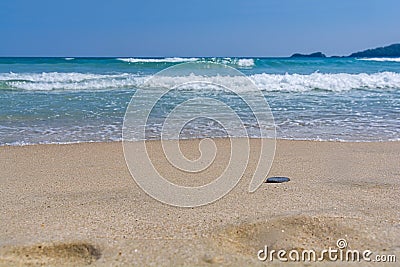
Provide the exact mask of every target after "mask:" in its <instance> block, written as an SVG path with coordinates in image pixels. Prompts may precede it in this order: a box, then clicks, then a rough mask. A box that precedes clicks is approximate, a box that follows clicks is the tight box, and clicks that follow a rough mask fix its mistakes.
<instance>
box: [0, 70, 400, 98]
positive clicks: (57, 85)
mask: <svg viewBox="0 0 400 267" xmlns="http://www.w3.org/2000/svg"><path fill="white" fill-rule="evenodd" d="M243 64H244V63H243ZM150 77H151V76H150V75H147V76H139V75H137V74H131V73H120V74H92V73H77V72H70V73H59V72H44V73H0V89H3V90H4V89H6V90H31V91H52V90H72V91H73V90H106V89H124V88H132V89H134V88H142V86H144V84H145V81H146V80H148V79H149V78H150ZM248 77H249V78H250V79H251V80H252V81H253V82H254V83H255V84H256V85H257V87H258V88H259V89H261V90H265V91H284V92H305V91H311V90H325V91H333V92H341V91H349V90H357V89H362V90H369V89H372V90H377V89H382V90H385V89H399V88H400V73H394V72H380V73H373V74H367V73H360V74H348V73H337V74H328V73H318V72H316V73H312V74H307V75H305V74H267V73H261V74H253V75H249V76H248ZM176 79H179V80H180V82H181V83H185V82H190V81H193V80H195V79H196V77H195V76H193V75H190V76H180V77H162V78H158V79H157V80H156V81H153V83H146V84H147V86H149V84H150V86H152V87H163V88H165V87H169V85H170V84H172V83H174V84H175V83H176ZM221 79H223V80H225V81H227V82H228V83H229V84H232V88H239V89H238V90H244V91H246V90H247V89H246V88H245V87H241V84H242V83H243V78H242V77H238V76H215V77H214V79H213V82H215V83H218V82H219V81H220V80H221ZM199 89H201V88H199Z"/></svg>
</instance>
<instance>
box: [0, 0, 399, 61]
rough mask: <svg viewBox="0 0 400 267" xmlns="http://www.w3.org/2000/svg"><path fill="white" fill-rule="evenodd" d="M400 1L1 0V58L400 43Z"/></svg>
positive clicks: (336, 48) (343, 50) (330, 50)
mask: <svg viewBox="0 0 400 267" xmlns="http://www.w3.org/2000/svg"><path fill="white" fill-rule="evenodd" d="M399 12H400V1H399V0H254V1H252V0H247V1H246V0H229V1H228V0H182V1H178V0H169V1H168V0H159V1H156V0H140V1H139V0H107V1H105V0H0V56H150V57H151V56H153V57H164V56H289V55H291V54H292V53H294V52H303V53H308V52H315V51H322V52H324V53H326V54H328V55H347V54H349V53H351V52H354V51H358V50H362V49H365V48H371V47H376V46H382V45H387V44H391V43H396V42H400V15H399V14H400V13H399Z"/></svg>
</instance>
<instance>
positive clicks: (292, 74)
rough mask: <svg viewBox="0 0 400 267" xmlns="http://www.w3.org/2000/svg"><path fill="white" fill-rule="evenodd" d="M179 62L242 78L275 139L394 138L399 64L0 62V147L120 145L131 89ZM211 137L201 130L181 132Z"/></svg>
mask: <svg viewBox="0 0 400 267" xmlns="http://www.w3.org/2000/svg"><path fill="white" fill-rule="evenodd" d="M184 62H212V63H222V64H227V65H228V66H231V67H233V68H236V69H238V70H239V71H241V72H242V73H244V74H245V75H247V76H248V77H249V79H250V80H251V81H253V82H254V84H255V85H256V86H257V87H258V88H259V89H260V90H261V91H262V93H263V95H264V97H265V99H266V100H267V102H268V104H269V106H270V108H271V111H272V114H273V116H274V120H275V125H276V137H277V138H280V139H295V140H319V141H343V142H347V141H355V142H372V141H398V140H400V59H399V58H369V59H368V58H367V59H364V58H363V59H356V58H176V57H175V58H0V145H28V144H47V143H78V142H110V141H119V140H121V138H122V126H123V120H124V115H125V111H126V109H127V106H128V104H129V102H130V100H131V98H132V96H133V95H134V94H135V92H136V90H138V89H146V88H143V85H144V84H145V81H146V80H147V79H148V78H150V77H151V76H152V75H154V74H156V73H157V72H159V71H161V70H163V69H165V68H167V67H171V66H173V65H176V64H180V63H184ZM227 79H228V78H227ZM229 79H230V82H232V83H234V82H235V77H233V78H232V77H229ZM159 86H160V87H163V86H164V85H163V84H162V81H161V82H160V83H159ZM165 86H168V81H167V80H166V81H165ZM196 90H197V92H192V93H193V95H196V94H199V93H202V94H203V95H204V93H205V92H202V90H203V89H202V88H197V89H196ZM243 93H245V94H252V92H251V91H250V92H243ZM205 94H206V93H205ZM169 100H170V101H171V103H172V102H173V101H174V98H170V99H169ZM233 105H234V104H233ZM160 116H161V115H160ZM161 117H162V116H161ZM193 125H194V124H193ZM193 125H192V127H197V126H193ZM149 127H150V130H151V127H153V126H152V125H150V126H149ZM154 127H155V128H156V127H159V125H156V124H155V125H154ZM223 134H224V133H222V136H223ZM219 136H221V129H220V128H219V127H217V126H215V127H214V125H213V124H210V123H208V124H207V125H206V126H204V127H197V128H196V129H195V131H194V130H193V129H189V131H187V134H186V135H185V137H187V138H197V137H219ZM149 138H156V136H155V137H151V136H149Z"/></svg>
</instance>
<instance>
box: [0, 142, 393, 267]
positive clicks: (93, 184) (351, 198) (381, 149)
mask: <svg viewBox="0 0 400 267" xmlns="http://www.w3.org/2000/svg"><path fill="white" fill-rule="evenodd" d="M215 142H216V144H217V146H218V149H221V150H218V151H221V152H222V155H225V154H228V144H227V140H223V139H221V140H218V139H215ZM250 142H251V143H252V144H253V145H257V139H251V140H250ZM183 143H184V144H183V151H184V152H186V153H188V155H189V157H196V156H198V149H197V147H198V146H197V145H198V140H187V141H183ZM149 145H150V147H149V149H150V153H151V154H152V155H153V156H154V157H155V162H156V163H157V164H158V165H157V166H158V167H159V168H160V170H161V172H164V173H166V174H168V173H169V174H173V175H172V176H173V177H172V179H175V180H174V182H176V183H182V184H185V183H189V184H190V183H198V182H199V181H198V180H196V177H195V176H187V175H184V174H182V173H178V172H176V173H175V172H173V171H172V170H171V169H170V168H169V167H168V166H167V165H166V164H165V162H163V159H162V157H161V155H160V154H159V153H158V152H159V147H158V146H159V145H160V142H159V141H151V142H149ZM399 152H400V142H354V143H351V142H320V141H289V140H277V148H276V154H275V159H274V162H273V164H272V168H271V171H270V173H269V175H268V177H270V176H287V177H289V178H290V179H291V181H289V182H287V183H282V184H266V183H263V184H262V185H261V187H260V188H259V189H258V190H257V191H256V192H254V193H252V194H250V193H248V192H247V187H248V184H249V180H250V177H251V170H252V168H254V166H255V160H254V159H255V157H254V155H253V154H252V155H251V157H250V161H249V167H248V168H249V169H247V170H246V171H245V173H244V175H243V178H242V179H241V180H240V182H239V184H238V185H237V186H236V187H235V188H234V189H233V190H232V191H231V192H230V193H229V194H227V195H226V196H224V197H223V198H222V199H220V200H218V201H216V202H214V203H212V204H209V205H206V206H202V207H198V208H176V207H171V206H168V205H166V204H162V203H160V202H158V201H156V200H154V199H153V198H151V197H150V196H148V195H147V194H146V193H145V192H144V191H143V190H141V189H140V188H139V187H138V186H137V184H136V183H135V181H134V180H133V179H132V177H131V175H130V173H129V171H128V168H127V167H126V164H125V160H124V155H123V152H122V144H121V142H106V143H95V142H94V143H75V144H65V145H54V144H47V145H28V146H2V147H0V156H1V158H2V160H1V161H0V163H1V168H0V169H1V171H0V183H1V187H0V201H1V203H3V204H2V207H1V210H0V213H1V214H2V216H3V217H4V218H5V219H4V220H0V266H9V265H25V264H31V265H40V264H45V265H63V264H65V265H77V266H83V265H86V264H89V263H91V264H93V265H95V266H106V265H111V264H114V265H138V266H143V265H150V264H156V265H184V266H188V265H190V266H193V265H200V266H208V265H210V264H211V266H213V264H214V265H221V264H222V265H235V266H243V265H251V266H257V265H260V266H265V264H266V262H261V261H259V260H258V259H257V251H258V250H260V249H263V248H264V246H265V245H267V246H268V247H269V248H271V249H277V250H279V249H298V250H300V251H301V250H304V249H315V250H318V251H320V250H322V249H325V248H328V247H335V246H336V245H335V244H336V241H337V240H338V239H339V238H345V239H346V241H347V242H348V244H349V247H350V248H351V249H359V250H365V249H369V250H371V251H373V252H374V253H375V254H377V253H380V254H395V255H397V258H398V259H399V257H400V249H399V248H400V241H399V240H400V227H399V210H400V197H399V196H400V166H398V162H400V153H399ZM223 160H224V158H221V162H223ZM221 168H222V165H221V166H220V165H218V166H216V167H215V168H211V169H210V170H209V172H208V173H207V172H206V174H205V178H204V179H209V178H212V177H211V176H213V175H216V174H218V173H219V171H220V170H221ZM188 178H189V179H188ZM192 178H193V179H192ZM202 182H204V180H202ZM327 263H328V262H325V264H327ZM268 264H272V265H279V264H280V262H279V261H277V260H274V261H273V262H268ZM332 264H333V266H334V265H335V263H334V262H333V263H332Z"/></svg>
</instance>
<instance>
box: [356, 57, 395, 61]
mask: <svg viewBox="0 0 400 267" xmlns="http://www.w3.org/2000/svg"><path fill="white" fill-rule="evenodd" d="M357 60H362V61H379V62H385V61H388V62H400V57H372V58H358V59H357Z"/></svg>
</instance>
